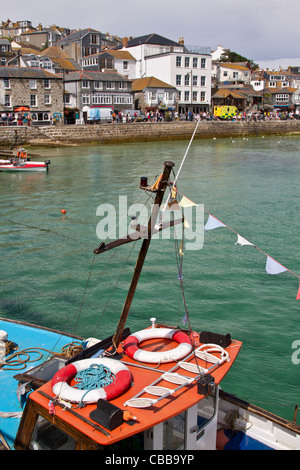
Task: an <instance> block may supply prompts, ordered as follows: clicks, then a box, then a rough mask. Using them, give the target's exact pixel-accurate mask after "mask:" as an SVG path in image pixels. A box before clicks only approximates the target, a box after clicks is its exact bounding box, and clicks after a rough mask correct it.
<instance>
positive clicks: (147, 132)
mask: <svg viewBox="0 0 300 470" xmlns="http://www.w3.org/2000/svg"><path fill="white" fill-rule="evenodd" d="M194 129H195V122H159V123H156V122H153V123H152V122H149V123H148V122H145V123H129V124H125V123H124V124H100V125H70V126H63V125H62V126H58V125H57V126H56V125H53V126H43V127H34V126H30V127H27V126H20V127H14V126H11V127H10V126H8V127H6V126H3V127H0V147H4V148H12V147H15V146H18V145H23V146H25V145H26V146H53V145H54V146H59V145H84V144H95V143H98V144H99V143H103V144H104V143H105V144H107V143H121V142H147V141H159V140H184V139H190V138H191V136H192V134H193V131H194ZM280 134H293V135H297V134H300V121H298V120H295V121H258V122H222V121H217V122H210V121H201V122H200V123H199V126H198V129H197V133H196V135H195V138H213V137H216V138H218V137H245V136H258V135H280Z"/></svg>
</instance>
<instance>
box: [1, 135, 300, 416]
mask: <svg viewBox="0 0 300 470" xmlns="http://www.w3.org/2000/svg"><path fill="white" fill-rule="evenodd" d="M299 144H300V138H298V137H290V136H286V137H265V138H264V137H257V138H248V139H246V138H245V139H243V138H240V139H236V138H235V139H231V138H228V139H208V140H195V141H194V142H193V144H192V146H191V148H190V150H189V153H188V156H187V159H186V162H185V165H184V167H183V170H182V172H181V174H180V177H179V180H178V189H179V191H180V193H181V194H184V195H185V196H186V197H188V198H189V199H191V200H192V201H194V202H195V203H196V204H203V205H204V209H205V211H207V212H208V213H210V214H212V215H213V216H215V217H216V218H218V219H219V220H221V221H222V222H223V223H224V224H225V225H226V226H227V227H230V228H231V229H232V230H233V231H234V232H237V233H239V234H240V235H241V236H243V237H244V238H246V239H247V240H249V241H250V242H251V243H253V244H254V245H255V246H257V247H258V248H259V249H260V250H261V251H259V250H257V249H256V248H255V247H254V246H240V245H236V241H237V235H236V234H235V233H234V232H233V231H231V230H229V229H228V228H226V227H222V228H217V229H215V230H211V231H206V232H205V235H204V244H203V246H202V247H201V249H198V250H185V249H184V257H183V260H184V261H183V285H184V293H185V298H186V304H187V308H188V312H189V317H190V321H191V325H192V327H193V328H194V329H195V330H197V331H203V330H208V331H214V332H218V333H224V334H226V333H230V334H231V336H232V338H235V339H238V340H241V341H242V342H243V349H242V351H241V353H240V354H239V357H238V359H237V360H236V362H235V364H234V366H233V367H232V369H231V370H230V372H229V374H228V376H227V377H226V378H225V380H224V382H223V388H224V389H225V390H226V391H229V392H231V393H235V394H236V395H238V396H239V397H241V398H243V399H246V400H249V401H251V402H252V403H255V404H257V405H258V406H261V407H263V408H266V409H268V410H270V411H272V412H274V413H276V414H279V415H281V416H284V417H286V418H288V419H292V418H293V411H294V406H295V404H296V403H298V402H299V386H300V374H299V373H300V364H298V363H297V362H299V358H300V353H299V354H297V348H295V345H296V346H297V341H298V342H299V346H298V349H299V348H300V331H299V322H300V303H299V302H300V300H298V301H297V300H296V295H297V292H298V287H299V279H298V277H297V276H295V275H294V274H297V275H300V255H299V196H300V190H299V172H300V154H299ZM187 145H188V142H187V141H179V142H159V143H134V144H122V145H99V146H89V147H67V148H63V149H62V148H57V149H36V150H34V152H35V153H37V154H39V155H40V157H38V158H37V160H46V159H50V160H51V165H50V170H49V172H48V173H46V174H36V173H31V174H30V173H28V174H25V173H23V174H22V173H19V174H18V173H15V174H8V173H0V214H1V218H0V267H1V271H0V316H1V317H5V318H10V319H15V320H24V321H27V322H30V323H35V324H39V325H43V326H47V327H51V328H56V329H59V330H63V331H66V332H69V333H73V334H76V335H80V336H83V337H90V336H93V337H97V338H104V337H106V336H109V335H111V334H112V333H113V330H114V328H115V327H116V324H117V322H118V320H119V317H120V312H121V309H122V306H123V303H124V299H125V296H126V292H127V288H128V283H129V280H130V277H131V275H132V272H133V269H134V265H135V260H136V256H137V253H138V249H139V247H140V243H139V242H136V243H131V244H128V245H126V246H124V247H121V248H119V249H118V250H115V251H109V252H107V253H105V254H103V255H98V256H94V253H93V249H94V248H96V247H97V246H98V245H99V243H100V241H101V240H99V238H98V236H97V232H96V229H97V226H98V227H99V225H98V224H99V221H100V220H101V218H100V216H99V215H97V208H98V207H99V206H100V207H103V204H109V205H111V206H109V207H113V208H115V210H116V217H117V220H118V218H119V216H120V215H121V214H119V196H122V197H123V198H125V197H127V201H128V206H130V205H131V204H133V203H135V202H137V201H139V202H141V203H142V202H144V200H145V197H144V196H145V195H144V194H143V191H141V190H140V189H139V181H140V177H141V176H148V177H149V180H150V181H154V180H155V177H156V176H158V175H159V174H160V172H161V170H162V163H163V162H164V161H165V160H171V161H173V162H174V163H175V172H177V170H178V168H179V166H180V163H181V160H182V158H183V156H184V154H185V151H186V149H187ZM140 198H141V199H140ZM61 209H64V210H65V211H66V213H65V214H62V213H61ZM121 212H122V210H121ZM205 214H206V215H205V219H204V220H205V221H206V218H207V213H205ZM126 223H128V220H127V222H126ZM116 235H118V231H117V232H116ZM174 254H175V249H174V242H173V240H162V239H159V240H153V241H152V243H151V248H150V251H149V253H148V256H147V260H146V265H145V268H144V270H143V273H142V276H141V278H140V282H139V285H138V289H137V292H136V296H135V300H134V302H133V304H132V308H131V311H130V315H129V318H128V323H127V326H129V327H130V329H131V331H132V332H134V331H138V330H139V329H141V328H144V327H145V326H148V325H150V318H151V317H153V316H155V317H156V318H157V321H160V322H164V323H169V324H171V325H177V324H178V325H182V318H183V316H184V313H185V312H184V308H183V302H182V297H181V293H180V284H179V282H178V279H177V265H176V260H175V256H174ZM266 254H268V255H270V256H271V257H272V258H274V259H275V260H277V261H278V262H279V263H281V264H282V265H284V266H285V267H287V268H288V269H289V270H290V271H292V272H290V271H287V272H284V273H282V274H278V275H268V274H267V273H266V271H265V265H266ZM125 262H127V263H126V267H124V266H125ZM116 281H119V282H118V283H117V282H116ZM11 340H13V339H11ZM293 346H294V347H293ZM293 354H294V355H293ZM295 359H296V360H295ZM297 359H298V360H297Z"/></svg>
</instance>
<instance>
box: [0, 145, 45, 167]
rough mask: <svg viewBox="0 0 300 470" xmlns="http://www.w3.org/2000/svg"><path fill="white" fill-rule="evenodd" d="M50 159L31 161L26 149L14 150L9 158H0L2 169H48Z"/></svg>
mask: <svg viewBox="0 0 300 470" xmlns="http://www.w3.org/2000/svg"><path fill="white" fill-rule="evenodd" d="M50 163H51V162H50V160H46V161H44V162H38V161H31V159H30V158H29V157H28V156H27V152H26V150H25V149H19V150H17V152H14V153H13V154H12V155H11V156H10V158H9V159H0V171H6V172H16V171H26V172H27V171H47V170H48V167H49V165H50Z"/></svg>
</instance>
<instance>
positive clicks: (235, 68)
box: [219, 62, 250, 72]
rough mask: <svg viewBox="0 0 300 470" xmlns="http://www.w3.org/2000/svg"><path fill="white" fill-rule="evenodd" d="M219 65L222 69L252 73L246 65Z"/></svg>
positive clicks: (228, 63)
mask: <svg viewBox="0 0 300 470" xmlns="http://www.w3.org/2000/svg"><path fill="white" fill-rule="evenodd" d="M219 65H220V67H225V68H227V69H234V70H243V71H247V72H249V71H250V69H249V68H248V67H245V66H244V65H241V64H235V63H234V62H220V63H219Z"/></svg>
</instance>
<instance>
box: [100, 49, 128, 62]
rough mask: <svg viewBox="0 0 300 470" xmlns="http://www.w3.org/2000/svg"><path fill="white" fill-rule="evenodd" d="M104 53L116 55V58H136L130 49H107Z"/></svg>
mask: <svg viewBox="0 0 300 470" xmlns="http://www.w3.org/2000/svg"><path fill="white" fill-rule="evenodd" d="M104 53H107V54H110V55H112V56H114V58H115V59H123V60H136V59H135V58H134V57H133V56H132V55H131V54H130V52H128V51H119V50H117V49H107V50H105V51H103V54H104Z"/></svg>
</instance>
